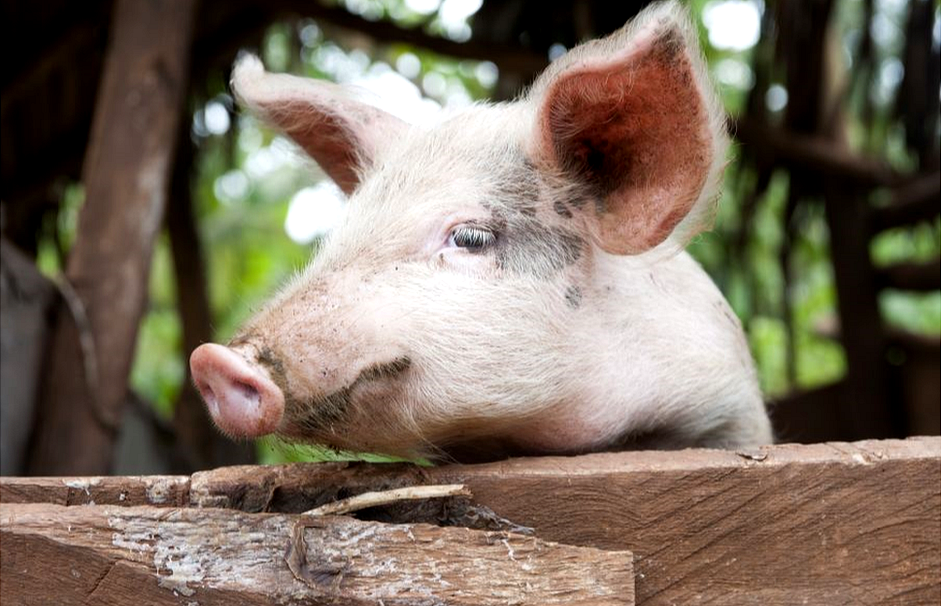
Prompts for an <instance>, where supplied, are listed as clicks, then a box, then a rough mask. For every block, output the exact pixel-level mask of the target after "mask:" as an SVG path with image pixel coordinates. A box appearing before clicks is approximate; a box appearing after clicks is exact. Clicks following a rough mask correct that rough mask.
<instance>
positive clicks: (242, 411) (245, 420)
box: [190, 343, 284, 438]
mask: <svg viewBox="0 0 941 606" xmlns="http://www.w3.org/2000/svg"><path fill="white" fill-rule="evenodd" d="M190 370H191V372H192V374H193V381H194V382H195V383H196V388H197V389H198V390H199V393H200V394H202V396H203V400H205V401H206V407H207V408H208V409H209V414H210V415H211V416H212V420H213V422H215V424H216V425H217V426H218V427H219V429H220V430H222V431H223V432H224V433H226V434H228V435H230V436H233V437H240V438H257V437H260V436H264V435H267V434H269V433H272V432H274V431H275V430H276V429H277V428H278V425H279V424H280V423H281V418H282V417H283V416H284V394H283V393H281V390H280V389H279V388H278V386H277V385H275V384H274V381H272V380H271V378H270V377H269V376H268V373H267V372H266V371H265V370H264V369H262V368H261V367H259V366H258V365H255V364H251V363H249V362H248V361H247V360H246V359H245V358H243V357H242V356H241V355H239V353H238V352H236V351H234V350H232V349H229V348H228V347H225V346H223V345H216V344H215V343H207V344H205V345H200V346H199V347H197V348H196V350H195V351H193V355H192V356H190Z"/></svg>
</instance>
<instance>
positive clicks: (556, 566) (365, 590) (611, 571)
mask: <svg viewBox="0 0 941 606" xmlns="http://www.w3.org/2000/svg"><path fill="white" fill-rule="evenodd" d="M0 528H2V531H0V532H2V542H0V546H2V553H3V559H2V578H3V583H2V585H0V599H2V601H3V603H4V604H23V603H31V604H34V603H37V602H42V600H43V599H45V600H46V602H47V603H50V604H52V603H55V604H63V605H66V604H86V603H95V604H142V603H144V604H153V605H161V604H194V603H198V604H201V605H203V606H206V605H212V604H232V605H249V604H259V605H260V604H271V603H291V604H327V603H329V604H350V605H378V604H387V605H391V604H398V605H403V606H404V605H410V604H456V605H462V604H466V605H468V606H472V605H479V606H488V605H498V604H501V605H502V604H520V605H523V604H531V605H534V606H538V605H543V604H545V605H550V604H585V605H588V604H591V605H595V604H598V605H612V606H613V605H620V606H625V605H631V604H633V603H634V601H633V597H634V586H633V585H634V577H633V571H632V556H631V554H630V553H629V552H625V551H602V550H598V549H591V548H584V547H570V546H566V545H558V544H554V543H549V542H546V541H542V540H539V539H535V538H532V537H526V536H521V535H516V534H512V533H499V532H481V531H475V530H468V529H465V528H439V527H437V526H431V525H428V524H382V523H378V522H361V521H359V520H354V519H351V518H345V517H339V516H328V517H322V518H312V517H309V516H299V515H289V514H248V513H243V512H236V511H225V510H220V509H179V508H157V507H145V506H138V507H118V506H112V505H105V506H101V505H95V506H83V507H64V506H61V505H50V504H43V503H38V504H9V503H3V504H0Z"/></svg>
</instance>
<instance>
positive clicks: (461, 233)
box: [448, 225, 497, 252]
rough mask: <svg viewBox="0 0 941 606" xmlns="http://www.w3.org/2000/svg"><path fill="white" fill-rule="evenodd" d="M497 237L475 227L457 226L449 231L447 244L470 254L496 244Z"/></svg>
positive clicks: (486, 230) (487, 230)
mask: <svg viewBox="0 0 941 606" xmlns="http://www.w3.org/2000/svg"><path fill="white" fill-rule="evenodd" d="M496 240H497V236H496V234H494V233H493V232H492V231H490V230H489V229H486V228H483V227H480V226H477V225H459V226H457V227H455V228H454V229H452V230H451V235H450V236H448V244H449V245H450V246H453V247H455V248H463V249H466V250H468V251H470V252H479V251H482V250H484V249H486V248H488V247H489V246H491V245H492V244H493V243H494V242H496Z"/></svg>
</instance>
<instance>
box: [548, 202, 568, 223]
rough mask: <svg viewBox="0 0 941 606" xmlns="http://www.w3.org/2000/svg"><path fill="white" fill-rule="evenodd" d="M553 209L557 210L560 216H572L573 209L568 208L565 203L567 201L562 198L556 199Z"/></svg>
mask: <svg viewBox="0 0 941 606" xmlns="http://www.w3.org/2000/svg"><path fill="white" fill-rule="evenodd" d="M552 209H553V210H554V211H555V214H557V215H559V216H560V217H565V218H566V219H571V218H572V211H570V210H569V209H568V207H567V206H566V205H565V202H563V201H562V200H556V201H555V203H554V204H553V205H552Z"/></svg>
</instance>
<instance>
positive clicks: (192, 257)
mask: <svg viewBox="0 0 941 606" xmlns="http://www.w3.org/2000/svg"><path fill="white" fill-rule="evenodd" d="M189 128H190V124H189V122H188V121H187V122H184V123H182V124H181V125H180V135H179V138H178V140H177V149H176V159H175V161H174V166H173V174H172V178H171V184H170V196H171V200H170V204H169V210H168V213H167V233H168V235H169V236H170V251H171V253H172V255H173V272H174V275H175V277H176V292H177V309H178V310H179V313H180V324H181V325H182V328H183V358H184V366H185V368H186V378H185V380H184V381H183V387H182V389H181V390H180V394H179V395H178V396H177V399H176V403H175V406H174V410H173V430H174V433H175V434H176V439H177V445H178V447H179V450H180V451H181V454H182V455H183V458H184V459H185V463H186V465H187V466H188V469H186V471H193V470H196V469H208V468H211V467H219V466H222V465H235V464H239V463H251V462H253V461H254V460H255V448H254V444H253V443H252V442H250V441H245V442H235V441H233V440H230V439H229V438H227V437H226V436H224V435H222V433H221V432H220V431H218V430H217V429H216V428H215V427H214V426H213V424H212V421H211V420H210V418H209V413H208V412H207V411H206V406H205V405H204V404H203V399H202V397H201V396H200V395H199V392H198V391H197V390H196V387H195V386H194V385H193V381H192V377H191V376H190V372H189V363H188V359H189V354H190V353H191V352H192V351H193V350H194V349H196V348H197V347H198V346H199V345H201V344H203V343H207V342H209V341H211V340H212V336H213V335H212V313H211V310H210V307H209V292H208V286H207V283H206V270H205V267H206V264H205V262H204V261H203V254H202V245H201V242H200V240H199V231H198V230H197V229H196V217H195V212H194V208H193V199H192V183H191V177H192V169H193V164H194V155H195V154H194V151H195V150H194V149H193V143H192V141H191V140H190V137H189Z"/></svg>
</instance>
